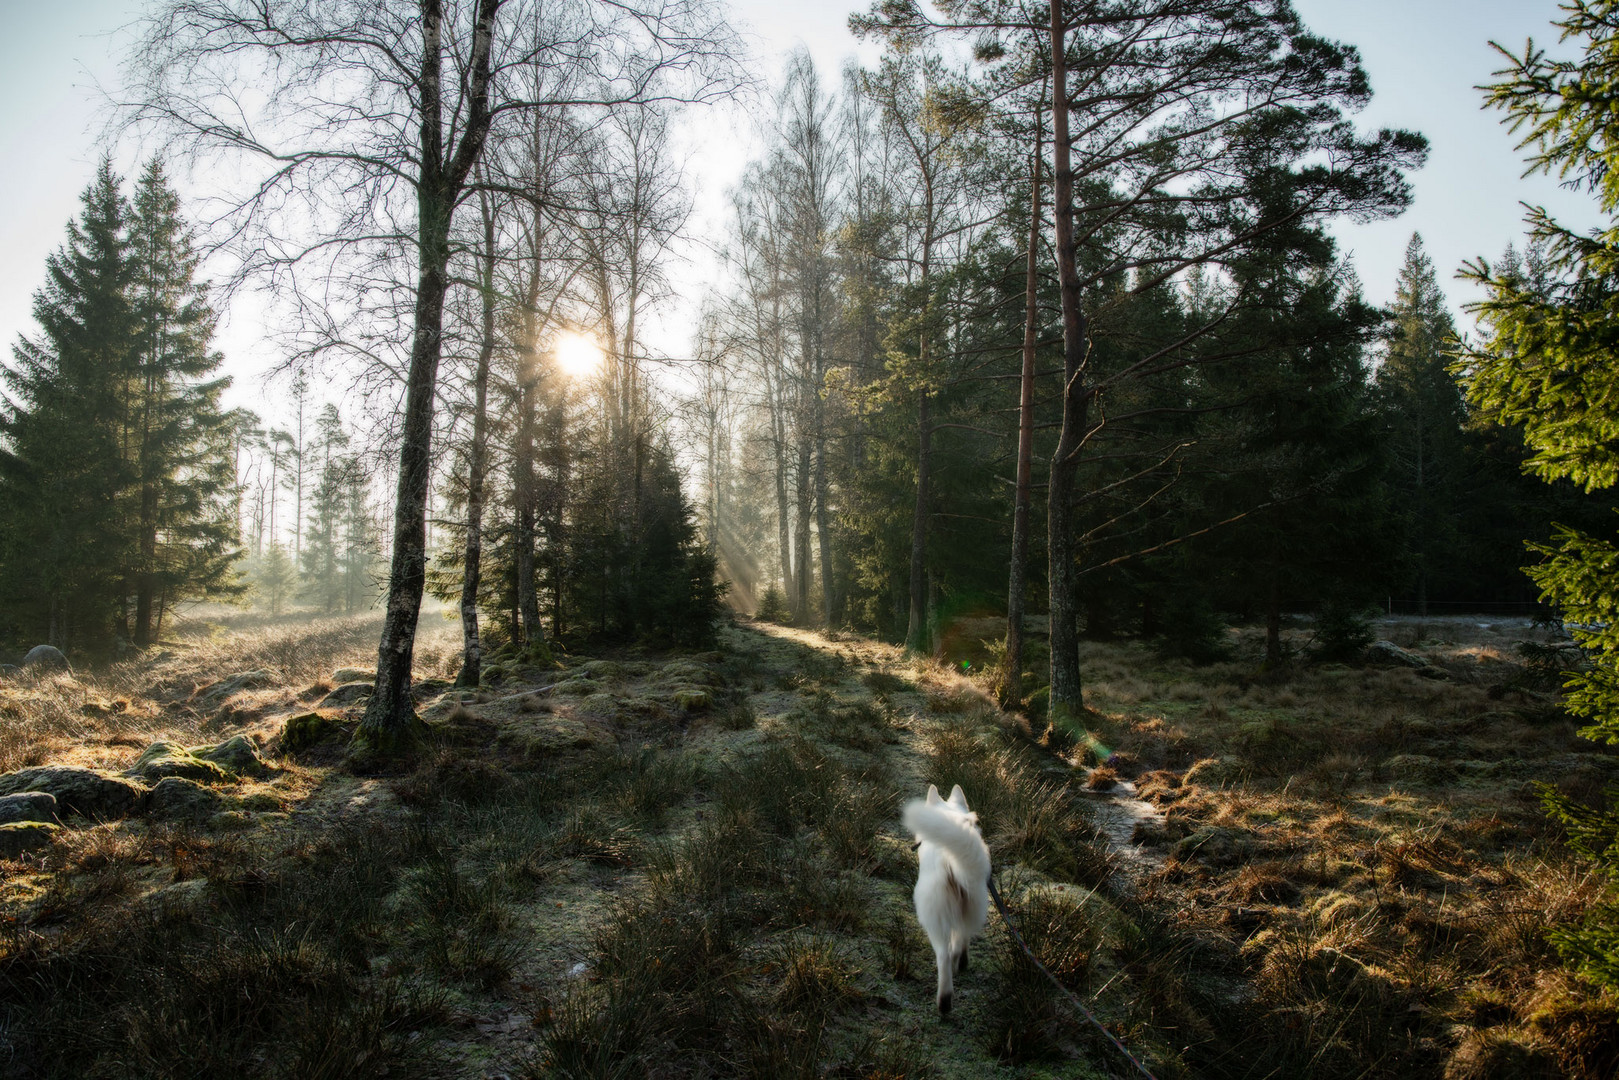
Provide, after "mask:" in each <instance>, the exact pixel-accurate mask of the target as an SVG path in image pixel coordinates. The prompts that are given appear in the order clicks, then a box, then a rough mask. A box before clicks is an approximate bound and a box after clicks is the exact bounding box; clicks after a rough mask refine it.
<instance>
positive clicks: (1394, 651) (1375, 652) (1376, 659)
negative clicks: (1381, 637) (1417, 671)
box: [1361, 641, 1428, 668]
mask: <svg viewBox="0 0 1619 1080" xmlns="http://www.w3.org/2000/svg"><path fill="white" fill-rule="evenodd" d="M1361 656H1362V657H1363V658H1364V659H1365V660H1366V662H1367V663H1370V664H1394V665H1396V666H1398V667H1408V668H1425V667H1427V666H1428V661H1426V660H1424V659H1423V658H1422V657H1420V656H1417V655H1416V654H1414V653H1409V652H1406V651H1405V650H1404V649H1402V648H1400V647H1399V646H1398V645H1396V644H1394V642H1392V641H1374V642H1372V643H1371V644H1370V645H1368V646H1366V649H1365V651H1364V652H1363V653H1362V654H1361Z"/></svg>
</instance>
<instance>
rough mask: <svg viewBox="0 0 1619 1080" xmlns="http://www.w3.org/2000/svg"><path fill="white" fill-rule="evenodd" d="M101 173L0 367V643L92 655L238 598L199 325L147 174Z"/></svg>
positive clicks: (229, 439) (183, 235) (211, 358)
mask: <svg viewBox="0 0 1619 1080" xmlns="http://www.w3.org/2000/svg"><path fill="white" fill-rule="evenodd" d="M122 187H123V185H122V181H121V180H120V178H119V177H118V176H117V175H115V174H114V172H113V170H112V166H111V164H110V162H107V161H103V162H102V164H101V167H100V169H99V170H98V171H97V173H96V177H95V179H94V180H93V181H92V182H91V184H90V186H89V188H88V189H87V190H86V191H85V193H84V195H83V197H82V205H83V209H82V211H81V214H80V216H79V218H78V220H76V221H73V222H71V223H69V225H68V230H67V240H66V242H65V243H64V244H63V246H62V248H61V249H60V250H58V251H57V252H56V253H55V254H53V255H52V256H50V258H49V259H48V260H47V263H46V270H47V279H46V283H45V285H44V286H43V287H42V288H41V289H40V290H39V292H38V293H36V294H35V297H34V318H35V320H36V321H37V322H38V324H39V327H40V334H39V335H38V336H37V337H32V338H30V337H26V336H25V337H23V338H21V339H20V340H19V341H18V343H17V344H16V346H15V347H14V349H13V357H14V364H13V365H12V366H11V367H9V368H5V369H3V370H0V386H3V396H0V601H3V602H0V608H3V609H4V611H5V615H4V616H3V620H4V621H3V622H0V639H3V640H6V641H10V642H13V643H18V644H25V645H26V644H36V643H38V642H39V641H41V640H43V641H46V642H48V643H50V644H53V645H56V646H58V647H60V648H64V649H77V650H80V651H89V652H91V653H96V652H105V651H107V650H109V649H110V648H111V646H112V645H113V644H114V642H116V641H118V640H120V639H127V640H130V641H133V643H134V644H136V645H138V646H144V645H147V644H149V643H150V642H151V641H153V640H155V638H156V636H157V633H158V632H159V630H160V628H161V624H162V619H163V616H164V613H165V611H166V610H168V609H169V608H172V607H173V605H175V604H177V603H180V602H183V601H186V600H192V599H197V598H200V597H205V596H207V597H222V596H232V595H236V594H238V593H239V592H240V591H241V588H242V586H241V584H240V582H239V581H238V580H237V576H236V572H235V569H234V564H235V562H236V560H237V558H238V557H239V552H238V551H237V549H236V538H237V530H236V521H235V515H234V513H233V510H232V506H233V503H232V499H233V496H234V494H235V479H236V478H235V469H234V464H233V461H232V446H233V441H234V435H235V432H234V430H233V427H232V425H233V420H232V415H231V414H229V413H227V412H226V411H225V410H223V409H222V407H221V405H220V395H221V394H222V393H223V391H224V389H225V388H226V386H227V385H228V384H229V380H228V379H225V378H222V377H218V376H216V374H215V373H216V371H217V369H218V367H219V364H220V362H221V359H222V358H221V356H220V355H219V354H218V353H217V352H213V351H211V349H210V342H211V339H212V335H213V331H214V325H215V322H216V316H215V314H214V312H213V310H212V309H211V308H210V307H209V305H208V301H207V295H206V289H205V286H204V285H202V284H201V283H199V282H198V281H197V280H196V271H197V268H198V261H199V256H198V254H197V252H196V251H195V249H194V246H193V244H192V241H191V237H190V233H189V229H188V227H187V226H186V224H185V222H184V219H183V218H182V217H181V214H180V205H179V199H178V197H177V196H176V195H175V193H174V191H173V189H172V188H171V187H170V186H169V183H168V180H167V177H166V176H165V174H164V172H163V168H162V165H161V164H160V163H158V162H153V163H151V164H150V165H148V166H147V168H146V169H145V170H144V172H143V174H142V176H141V178H140V181H139V182H138V183H137V185H136V189H135V196H134V200H133V202H131V201H130V200H128V199H126V197H125V196H124V194H123V190H122Z"/></svg>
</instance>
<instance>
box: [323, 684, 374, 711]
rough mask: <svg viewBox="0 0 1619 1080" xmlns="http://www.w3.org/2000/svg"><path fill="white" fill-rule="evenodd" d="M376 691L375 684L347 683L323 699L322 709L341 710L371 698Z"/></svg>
mask: <svg viewBox="0 0 1619 1080" xmlns="http://www.w3.org/2000/svg"><path fill="white" fill-rule="evenodd" d="M374 689H376V684H375V683H370V682H359V681H356V682H346V683H344V684H343V685H342V686H339V687H338V688H337V689H335V690H333V691H332V692H331V693H330V694H327V695H326V696H325V697H324V698H321V701H320V708H322V709H341V708H345V707H346V706H349V705H355V704H358V703H359V702H361V701H364V700H366V699H367V698H369V697H370V696H371V691H373V690H374Z"/></svg>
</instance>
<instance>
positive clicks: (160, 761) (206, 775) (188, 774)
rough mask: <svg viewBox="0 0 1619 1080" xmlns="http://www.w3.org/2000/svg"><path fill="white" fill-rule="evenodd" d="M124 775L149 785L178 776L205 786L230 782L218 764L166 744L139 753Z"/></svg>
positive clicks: (179, 747)
mask: <svg viewBox="0 0 1619 1080" xmlns="http://www.w3.org/2000/svg"><path fill="white" fill-rule="evenodd" d="M124 775H125V776H138V777H140V778H141V779H143V780H149V781H158V780H163V779H164V778H166V777H170V776H178V777H184V778H185V779H187V780H200V781H203V782H206V783H220V782H222V781H226V780H229V779H230V778H231V776H230V772H229V771H228V770H226V769H225V768H224V766H222V765H220V764H219V763H218V762H214V761H208V760H206V759H204V758H201V757H198V756H197V755H196V754H195V753H193V752H192V751H190V750H187V749H186V748H185V747H183V746H177V745H176V744H174V743H167V742H155V743H153V744H152V745H151V746H148V747H147V748H146V749H145V750H143V751H141V756H140V757H138V758H136V759H135V764H133V765H131V766H130V767H129V768H128V769H126V770H125V771H124Z"/></svg>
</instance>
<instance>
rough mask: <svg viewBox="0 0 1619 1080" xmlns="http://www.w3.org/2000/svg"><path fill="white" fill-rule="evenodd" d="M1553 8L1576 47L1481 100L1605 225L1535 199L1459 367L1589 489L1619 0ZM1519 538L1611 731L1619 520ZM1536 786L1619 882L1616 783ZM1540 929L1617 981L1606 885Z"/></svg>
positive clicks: (1539, 462)
mask: <svg viewBox="0 0 1619 1080" xmlns="http://www.w3.org/2000/svg"><path fill="white" fill-rule="evenodd" d="M1563 10H1564V12H1565V14H1566V17H1565V18H1564V19H1563V20H1562V21H1560V22H1559V23H1557V24H1556V25H1558V26H1559V27H1560V28H1561V29H1562V30H1563V38H1564V41H1565V42H1568V41H1573V42H1576V43H1578V44H1579V45H1580V46H1581V47H1582V49H1583V55H1582V56H1581V57H1580V58H1579V59H1575V60H1553V59H1551V58H1549V57H1547V56H1546V54H1545V53H1544V52H1540V51H1537V50H1536V49H1534V48H1533V46H1532V45H1529V46H1525V49H1524V52H1523V54H1522V55H1521V56H1517V55H1514V54H1512V53H1508V52H1505V51H1504V50H1503V55H1504V56H1505V57H1506V59H1507V61H1508V66H1507V67H1506V68H1505V69H1504V70H1502V71H1501V72H1499V73H1498V74H1499V75H1500V76H1502V81H1501V82H1499V83H1496V84H1494V85H1493V86H1491V87H1489V88H1488V90H1489V100H1490V104H1492V105H1493V106H1495V107H1497V108H1500V109H1502V110H1504V111H1505V112H1506V114H1507V117H1508V122H1509V123H1510V124H1511V126H1512V128H1513V130H1515V131H1523V132H1525V138H1524V140H1523V142H1522V143H1521V144H1520V146H1522V147H1524V148H1529V149H1530V150H1531V154H1530V159H1529V160H1530V162H1531V164H1532V166H1533V167H1534V168H1537V169H1541V170H1544V171H1547V172H1552V171H1555V172H1556V173H1557V174H1558V175H1559V176H1561V177H1563V178H1565V179H1567V180H1570V181H1578V182H1581V183H1584V184H1585V185H1586V186H1588V187H1589V189H1590V190H1592V191H1593V192H1595V193H1596V194H1597V196H1598V199H1599V204H1600V206H1601V209H1602V211H1603V212H1604V213H1605V214H1606V215H1607V217H1608V224H1607V226H1606V227H1605V228H1603V229H1601V230H1600V231H1598V232H1596V233H1594V234H1592V235H1590V236H1582V235H1578V234H1575V233H1572V232H1569V231H1568V230H1566V229H1564V228H1562V227H1561V226H1559V225H1558V224H1557V223H1556V222H1555V221H1554V220H1552V219H1551V218H1550V217H1549V216H1548V215H1547V214H1545V213H1544V212H1543V211H1535V212H1533V213H1532V214H1531V215H1530V218H1529V225H1530V230H1531V234H1532V236H1533V237H1534V238H1535V239H1536V240H1537V241H1539V242H1540V244H1541V245H1542V246H1543V250H1544V251H1545V252H1546V262H1545V270H1546V273H1545V280H1543V281H1539V282H1537V281H1533V280H1530V279H1529V278H1528V277H1526V276H1525V275H1523V274H1521V273H1511V272H1502V271H1501V270H1500V269H1498V268H1492V267H1491V266H1490V265H1489V264H1488V263H1486V262H1484V261H1482V260H1480V261H1479V262H1477V263H1475V264H1473V265H1472V266H1471V267H1470V268H1469V273H1470V274H1471V275H1472V276H1473V277H1474V278H1475V279H1476V280H1478V281H1479V282H1480V283H1481V284H1482V285H1483V286H1484V287H1485V288H1486V289H1487V290H1488V293H1489V297H1488V299H1487V300H1485V301H1484V302H1482V303H1481V304H1479V305H1478V306H1477V311H1478V314H1479V316H1480V321H1481V323H1482V325H1483V328H1484V330H1485V333H1486V336H1485V338H1484V340H1483V341H1482V342H1481V344H1480V345H1479V346H1478V347H1476V348H1471V349H1468V350H1467V351H1466V353H1465V354H1464V355H1463V357H1462V359H1461V360H1460V361H1459V362H1458V364H1457V371H1458V373H1459V374H1460V376H1461V378H1462V383H1463V386H1464V388H1465V390H1466V393H1467V396H1468V399H1469V400H1470V401H1471V402H1472V403H1473V405H1474V407H1475V408H1477V409H1478V410H1479V411H1480V413H1482V414H1483V415H1484V416H1486V417H1488V418H1489V419H1491V420H1493V421H1495V422H1497V423H1500V424H1503V425H1509V426H1517V427H1520V428H1521V429H1522V431H1523V434H1524V441H1525V443H1526V444H1527V446H1528V447H1529V448H1530V449H1531V450H1533V451H1534V453H1533V455H1532V456H1531V457H1530V458H1529V459H1528V460H1527V462H1526V463H1525V467H1526V468H1527V469H1528V470H1529V471H1531V472H1533V473H1534V474H1535V475H1538V476H1539V477H1541V478H1542V479H1543V480H1546V481H1548V482H1550V481H1555V480H1559V479H1567V480H1572V481H1573V482H1574V483H1576V484H1579V485H1580V486H1582V487H1583V488H1585V490H1586V491H1588V492H1589V491H1597V490H1604V489H1613V488H1615V487H1616V486H1619V366H1616V365H1615V364H1614V354H1615V351H1616V348H1619V169H1616V168H1615V166H1616V165H1619V131H1616V129H1615V128H1614V126H1613V124H1612V117H1613V116H1614V114H1615V111H1616V110H1619V29H1616V27H1619V0H1577V2H1575V3H1572V4H1569V5H1567V6H1565V8H1564V9H1563ZM1531 547H1532V550H1533V551H1535V552H1536V553H1537V554H1538V555H1539V556H1540V559H1541V561H1540V562H1538V563H1536V564H1535V565H1534V566H1532V567H1530V568H1529V574H1530V576H1531V577H1532V578H1533V579H1534V581H1535V583H1536V584H1537V585H1539V586H1540V588H1541V590H1542V595H1543V598H1544V599H1545V600H1546V601H1548V602H1549V603H1551V604H1553V605H1555V606H1556V607H1557V608H1558V609H1559V610H1560V611H1561V612H1562V614H1563V617H1564V618H1565V619H1567V620H1569V625H1570V626H1571V628H1572V632H1573V634H1574V638H1575V640H1576V641H1577V642H1578V643H1579V644H1580V646H1581V647H1582V648H1583V649H1584V650H1585V653H1586V655H1587V657H1588V658H1589V660H1590V665H1589V667H1588V668H1587V669H1585V670H1583V671H1579V672H1574V673H1571V674H1570V675H1569V679H1568V684H1567V688H1568V698H1567V707H1568V709H1569V711H1570V712H1572V713H1574V714H1575V715H1577V716H1580V717H1582V718H1584V719H1585V720H1587V721H1589V723H1588V725H1587V726H1586V727H1585V728H1584V729H1582V731H1581V734H1583V735H1585V736H1586V737H1587V738H1591V739H1596V740H1602V741H1606V742H1609V743H1613V744H1619V530H1616V529H1615V527H1614V522H1613V519H1612V518H1609V520H1608V522H1607V524H1606V526H1605V527H1603V528H1601V529H1579V528H1574V527H1571V526H1567V525H1562V526H1559V528H1558V535H1557V538H1556V540H1555V541H1554V542H1553V543H1550V544H1535V545H1531ZM1543 792H1544V795H1545V799H1546V802H1547V805H1548V808H1549V809H1550V811H1551V812H1552V814H1553V815H1554V816H1555V817H1557V818H1559V819H1560V820H1561V821H1562V822H1563V823H1564V824H1565V825H1566V826H1567V828H1568V830H1569V835H1570V839H1571V841H1572V843H1573V846H1574V847H1575V848H1576V849H1577V850H1579V851H1581V852H1583V853H1584V854H1585V855H1586V856H1588V857H1589V858H1591V859H1592V860H1593V861H1594V862H1595V863H1596V865H1597V866H1598V867H1599V868H1600V869H1601V870H1602V871H1603V872H1604V873H1605V874H1607V876H1608V877H1609V879H1610V881H1611V882H1612V883H1613V884H1614V885H1615V886H1619V789H1613V788H1610V789H1609V791H1608V794H1607V800H1606V804H1605V806H1603V807H1600V808H1596V807H1590V806H1586V805H1584V804H1581V803H1576V802H1574V801H1572V800H1570V799H1568V798H1566V797H1564V796H1562V795H1560V794H1558V793H1557V792H1556V791H1555V789H1552V788H1551V787H1550V786H1547V787H1545V788H1543ZM1553 937H1554V939H1555V940H1557V941H1558V943H1559V944H1560V946H1561V947H1562V948H1563V951H1564V954H1565V956H1567V957H1568V958H1569V959H1570V960H1571V961H1572V962H1573V963H1574V964H1575V965H1576V966H1577V967H1578V968H1579V969H1580V970H1581V971H1582V972H1583V973H1584V974H1586V975H1587V976H1589V977H1591V978H1592V979H1595V980H1597V981H1599V982H1602V983H1605V984H1607V985H1608V986H1610V987H1616V988H1619V895H1616V893H1615V892H1613V891H1610V893H1609V895H1608V897H1607V902H1606V903H1601V904H1596V905H1593V907H1592V909H1591V911H1590V913H1589V915H1588V918H1587V921H1586V923H1585V925H1584V926H1583V927H1580V928H1578V929H1576V930H1573V931H1571V932H1558V933H1554V934H1553Z"/></svg>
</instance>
